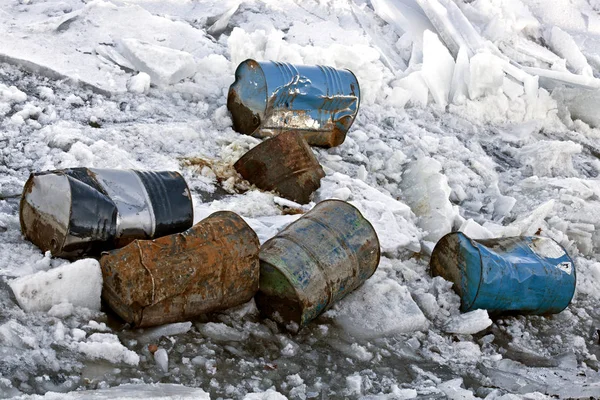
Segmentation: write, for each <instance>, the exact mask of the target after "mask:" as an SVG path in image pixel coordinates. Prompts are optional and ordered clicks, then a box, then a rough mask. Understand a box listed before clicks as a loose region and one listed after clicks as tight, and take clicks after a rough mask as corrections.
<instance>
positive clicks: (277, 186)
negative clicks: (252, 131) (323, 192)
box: [234, 131, 325, 204]
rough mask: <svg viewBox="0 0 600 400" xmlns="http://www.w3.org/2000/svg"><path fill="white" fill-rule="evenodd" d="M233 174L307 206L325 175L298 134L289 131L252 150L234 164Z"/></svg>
mask: <svg viewBox="0 0 600 400" xmlns="http://www.w3.org/2000/svg"><path fill="white" fill-rule="evenodd" d="M234 167H235V169H236V171H238V172H239V173H240V175H242V176H243V177H244V179H246V180H247V181H248V182H250V183H252V184H254V185H256V187H258V188H260V189H263V190H269V191H270V190H274V191H276V192H277V193H279V194H280V195H281V196H283V197H285V198H286V199H289V200H293V201H296V202H298V203H301V204H306V203H308V202H309V201H310V196H311V194H312V193H313V192H314V191H315V190H317V189H318V188H319V187H320V186H321V178H323V177H324V176H325V172H324V171H323V168H321V165H320V164H319V162H318V161H317V159H316V157H315V155H314V154H313V152H312V150H311V148H310V146H308V144H307V143H306V140H304V137H303V136H302V134H301V133H299V132H297V131H288V132H285V133H282V134H280V135H277V136H275V137H273V138H271V139H267V140H265V141H264V142H263V143H261V144H259V145H258V146H256V147H254V148H253V149H251V150H250V151H248V152H247V153H246V154H244V155H243V156H242V157H241V158H240V159H239V160H238V161H237V162H236V163H235V164H234Z"/></svg>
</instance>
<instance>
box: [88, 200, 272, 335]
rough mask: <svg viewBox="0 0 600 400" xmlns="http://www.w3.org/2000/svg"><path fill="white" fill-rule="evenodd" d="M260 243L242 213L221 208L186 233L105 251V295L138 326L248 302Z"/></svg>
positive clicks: (255, 278)
mask: <svg viewBox="0 0 600 400" xmlns="http://www.w3.org/2000/svg"><path fill="white" fill-rule="evenodd" d="M259 246H260V244H259V241H258V237H257V236H256V233H255V232H254V231H253V230H252V229H251V228H250V227H249V226H248V224H246V222H244V220H243V219H242V218H241V217H240V216H238V215H237V214H235V213H233V212H229V211H220V212H216V213H214V214H211V215H210V216H209V217H208V218H206V219H204V220H202V221H200V222H199V223H197V224H196V225H194V226H193V227H192V228H190V229H188V230H187V231H185V232H183V233H178V234H174V235H170V236H164V237H162V238H159V239H155V240H135V241H134V242H132V243H130V244H129V245H127V246H126V247H123V248H122V249H118V250H113V251H110V252H106V253H103V255H102V258H101V259H100V265H101V267H102V276H103V278H104V285H103V289H102V296H103V298H104V299H105V300H106V301H107V302H108V304H109V305H110V307H111V308H112V309H113V310H114V311H115V312H116V313H117V314H118V315H119V316H121V318H123V319H124V320H125V321H127V322H129V323H130V324H131V325H132V326H139V327H143V326H152V325H160V324H165V323H169V322H176V321H182V320H187V319H190V318H193V317H195V316H198V315H201V314H204V313H207V312H212V311H218V310H222V309H226V308H229V307H233V306H236V305H239V304H243V303H245V302H247V301H249V300H250V299H251V298H252V296H254V294H255V293H256V291H257V289H258V274H259V261H258V251H259Z"/></svg>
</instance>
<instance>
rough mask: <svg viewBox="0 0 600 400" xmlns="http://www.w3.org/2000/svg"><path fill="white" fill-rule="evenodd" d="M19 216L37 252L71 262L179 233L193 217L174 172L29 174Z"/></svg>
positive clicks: (181, 182) (93, 170)
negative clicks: (47, 253) (136, 242)
mask: <svg viewBox="0 0 600 400" xmlns="http://www.w3.org/2000/svg"><path fill="white" fill-rule="evenodd" d="M19 216H20V221H21V231H22V232H23V234H24V235H25V237H27V239H29V240H30V241H31V242H33V243H34V244H35V245H36V246H38V247H39V248H40V249H42V251H47V250H50V251H51V252H52V255H53V256H55V257H63V258H70V259H75V258H79V257H84V256H90V255H92V256H94V255H99V254H100V252H101V251H103V250H108V249H114V248H115V247H120V246H124V245H125V244H127V243H129V242H131V241H132V240H134V239H147V238H150V239H151V238H156V237H160V236H164V235H168V234H171V233H176V232H182V231H184V230H186V229H188V228H189V227H191V226H192V223H193V216H194V214H193V208H192V197H191V194H190V190H189V188H188V186H187V183H186V182H185V179H183V177H182V176H181V175H180V174H179V173H178V172H173V171H134V170H118V169H96V168H69V169H62V170H56V171H45V172H38V173H34V174H31V175H30V176H29V179H28V180H27V182H26V183H25V187H24V189H23V196H22V198H21V206H20V215H19Z"/></svg>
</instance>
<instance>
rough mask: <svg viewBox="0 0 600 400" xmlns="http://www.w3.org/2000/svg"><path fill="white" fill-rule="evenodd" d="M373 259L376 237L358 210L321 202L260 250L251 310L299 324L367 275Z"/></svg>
mask: <svg viewBox="0 0 600 400" xmlns="http://www.w3.org/2000/svg"><path fill="white" fill-rule="evenodd" d="M379 257H380V248H379V239H378V238H377V234H376V233H375V230H374V229H373V226H372V225H371V223H370V222H369V221H367V220H366V219H365V218H364V217H363V216H362V214H361V213H360V211H358V210H357V209H356V208H355V207H354V206H352V205H351V204H349V203H346V202H344V201H340V200H325V201H322V202H320V203H319V204H317V205H316V206H315V207H314V208H313V209H312V210H311V211H309V212H308V213H306V214H305V215H304V216H302V217H301V218H300V219H298V220H296V221H295V222H293V223H292V224H290V225H289V226H288V227H287V228H285V229H284V230H283V231H281V232H280V233H279V234H277V236H275V237H273V238H272V239H270V240H268V241H267V242H265V244H263V246H262V247H261V249H260V285H259V286H260V289H259V292H258V293H257V294H256V297H255V300H256V305H257V307H258V308H259V309H260V310H261V313H262V314H263V315H265V316H270V317H273V318H275V319H277V318H278V317H281V318H282V319H283V321H285V322H288V321H293V322H296V323H298V324H299V325H305V324H307V323H308V322H309V321H311V320H312V319H314V318H316V317H317V316H318V315H319V314H321V313H322V312H323V311H325V310H326V309H327V308H329V307H330V306H331V305H333V304H334V303H335V302H336V301H338V300H340V299H341V298H343V297H344V296H346V295H347V294H348V293H350V292H352V291H353V290H354V289H356V288H357V287H358V286H360V285H361V284H362V283H363V282H364V281H365V280H367V279H368V278H369V277H370V276H371V275H373V273H374V272H375V270H376V269H377V265H378V264H379Z"/></svg>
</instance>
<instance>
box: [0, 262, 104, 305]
mask: <svg viewBox="0 0 600 400" xmlns="http://www.w3.org/2000/svg"><path fill="white" fill-rule="evenodd" d="M9 285H10V288H11V289H12V291H13V293H14V295H15V297H16V299H17V301H18V303H19V306H20V307H21V308H22V309H23V310H25V311H27V312H32V311H48V310H50V311H52V310H54V311H52V312H53V313H57V312H58V313H60V311H58V309H57V308H55V307H57V306H60V307H63V308H64V307H68V306H65V303H68V304H71V305H72V306H75V307H86V308H89V309H91V310H100V292H101V291H102V273H101V272H100V264H99V263H98V261H96V260H94V259H83V260H79V261H75V262H74V263H72V264H69V265H64V266H62V267H58V268H54V269H52V270H50V271H40V272H37V273H35V274H31V275H26V276H22V277H20V278H17V279H15V280H13V281H11V282H10V283H9Z"/></svg>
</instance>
